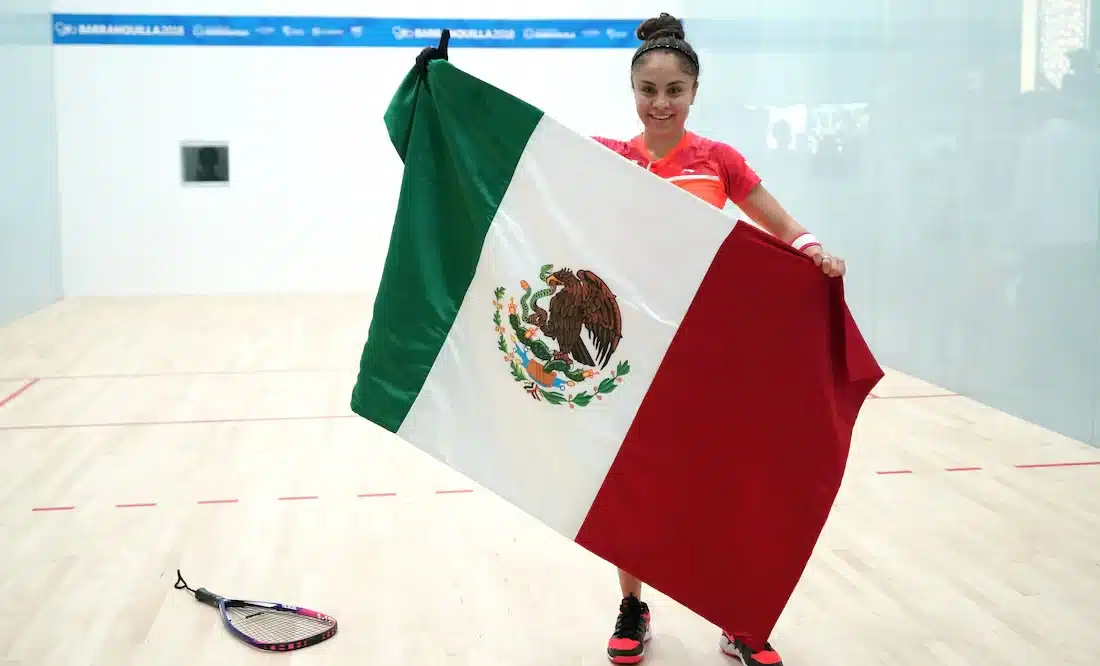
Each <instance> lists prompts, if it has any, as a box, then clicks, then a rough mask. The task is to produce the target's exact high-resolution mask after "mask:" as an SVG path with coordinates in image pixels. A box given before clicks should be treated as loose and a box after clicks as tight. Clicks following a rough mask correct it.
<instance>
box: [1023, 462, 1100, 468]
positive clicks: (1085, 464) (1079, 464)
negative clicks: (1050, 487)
mask: <svg viewBox="0 0 1100 666" xmlns="http://www.w3.org/2000/svg"><path fill="white" fill-rule="evenodd" d="M1093 465H1100V460H1082V461H1079V462H1057V463H1032V464H1030V465H1013V467H1015V468H1016V469H1049V468H1051V467H1091V466H1093Z"/></svg>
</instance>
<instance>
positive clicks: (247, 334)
mask: <svg viewBox="0 0 1100 666" xmlns="http://www.w3.org/2000/svg"><path fill="white" fill-rule="evenodd" d="M369 315H370V301H369V299H368V298H365V297H362V296H332V295H318V296H295V297H287V296H279V297H255V298H217V297H194V298H187V297H181V298H133V299H87V300H71V301H63V302H60V303H57V304H56V305H54V306H52V307H50V308H47V309H45V310H43V311H41V312H39V313H37V314H35V315H32V316H30V317H28V318H26V319H23V320H21V321H18V322H16V323H14V324H12V325H10V326H8V327H6V328H0V456H2V465H0V500H2V501H0V598H2V599H3V600H4V602H3V604H0V664H3V665H4V666H13V665H20V666H81V665H85V664H96V665H100V664H102V665H104V666H125V665H133V666H138V665H140V666H156V665H159V664H164V665H172V666H174V665H187V666H191V665H193V664H219V665H220V666H237V665H245V664H268V663H275V662H287V660H289V662H287V663H293V664H326V665H330V664H371V665H372V666H407V665H410V664H425V665H431V666H438V665H442V664H456V665H457V664H461V665H464V666H496V665H499V666H527V665H535V664H538V665H547V666H550V665H553V666H560V665H562V664H606V663H608V662H607V660H606V657H605V656H604V647H605V644H606V641H607V638H608V634H609V633H610V631H611V629H612V627H613V625H614V621H615V614H616V611H617V606H618V601H619V592H618V584H617V580H616V576H615V570H614V569H613V568H612V567H611V566H610V565H608V564H606V563H604V562H602V561H600V560H599V559H598V558H596V557H595V556H593V555H591V554H589V553H587V552H586V551H584V550H583V549H581V548H580V547H579V546H575V545H574V544H572V543H570V542H568V541H566V540H564V539H563V538H562V537H559V536H558V535H556V534H554V533H553V532H551V531H550V530H549V529H547V528H544V527H542V526H540V525H539V524H538V523H536V522H535V521H533V520H532V519H530V518H528V517H526V516H524V515H523V514H522V513H520V512H519V511H518V510H515V509H513V508H512V507H510V506H509V505H508V504H506V503H504V502H503V501H502V500H499V499H497V498H495V497H494V496H493V495H491V494H490V493H488V492H487V491H485V490H484V489H481V488H479V487H477V486H475V485H473V484H471V483H470V482H469V481H468V480H466V479H464V478H463V477H462V476H460V475H458V474H456V473H454V472H451V471H450V470H448V469H447V468H446V467H444V466H443V465H441V464H439V463H437V462H435V461H434V460H432V459H430V458H428V457H427V456H426V455H424V454H421V453H419V452H418V451H416V450H415V449H413V448H411V447H409V446H406V445H404V444H403V443H402V442H401V441H400V440H398V439H396V438H395V437H393V436H391V435H389V434H387V433H385V432H384V431H382V430H380V429H379V428H376V427H375V426H373V425H371V424H369V423H367V422H365V421H363V420H362V419H360V418H359V417H356V416H353V415H351V413H350V411H349V408H348V401H349V396H350V391H351V387H352V385H353V383H354V379H355V371H356V366H357V362H358V356H359V351H360V348H361V345H362V342H363V339H364V336H365V333H366V327H367V324H368V321H369ZM875 396H876V397H875V398H874V399H872V400H870V401H869V402H868V404H867V405H866V407H865V409H864V412H863V414H862V416H861V419H860V422H859V424H858V426H857V429H856V434H855V438H854V441H853V452H852V458H851V462H850V465H849V468H848V472H847V477H846V479H845V483H844V487H843V489H842V491H841V495H840V497H839V499H838V501H837V506H836V509H835V511H834V513H833V515H832V517H831V518H830V522H829V524H828V526H827V527H826V530H825V533H824V535H823V537H822V540H821V542H820V544H819V546H818V550H817V552H816V554H815V557H814V559H813V560H812V562H811V563H810V566H809V568H808V570H807V572H806V574H805V576H804V577H803V580H802V582H801V584H800V586H799V588H798V590H797V591H796V593H795V596H794V598H793V599H792V600H791V603H790V605H789V606H788V608H787V610H786V613H785V614H784V616H783V618H782V619H781V621H780V625H779V627H778V628H777V630H776V632H775V635H774V636H773V643H774V644H775V645H776V647H777V648H778V649H779V650H780V652H781V653H782V654H783V657H784V660H785V662H786V664H787V665H788V666H800V665H805V666H810V665H814V666H816V665H819V664H836V665H852V666H873V665H878V664H887V665H897V666H917V665H920V666H923V665H926V664H927V665H931V664H935V665H937V666H956V665H963V664H974V665H982V666H991V665H1000V664H1015V663H1028V664H1044V665H1051V666H1053V665H1054V664H1067V665H1068V664H1080V665H1082V666H1085V665H1088V666H1095V664H1096V663H1097V660H1098V659H1100V631H1098V627H1100V450H1097V449H1095V448H1090V447H1088V446H1085V445H1082V444H1079V443H1076V442H1073V441H1070V440H1068V439H1066V438H1064V437H1060V436H1058V435H1055V434H1052V433H1050V432H1046V431H1044V430H1042V429H1040V428H1038V427H1035V426H1032V425H1029V424H1027V423H1024V422H1021V421H1019V420H1018V419H1015V418H1012V417H1009V416H1007V415H1004V414H1001V413H999V412H996V411H994V410H992V409H989V408H986V407H984V406H982V405H979V404H977V403H975V402H973V401H972V400H969V399H967V398H964V397H960V396H956V395H953V394H951V393H950V392H948V391H945V390H942V389H940V388H937V387H935V386H930V385H928V384H926V383H923V382H921V381H918V380H916V379H914V378H911V377H907V376H905V375H904V374H901V373H897V372H888V375H887V377H886V379H885V380H884V381H883V382H882V383H881V384H880V386H879V387H878V389H877V390H876V391H875ZM654 501H660V499H659V498H657V497H655V498H654ZM735 521H736V516H730V524H731V525H732V524H733V523H735ZM709 527H710V528H711V529H715V530H720V529H730V525H720V524H719V525H712V526H709ZM644 538H645V534H644V531H643V532H640V533H639V539H644ZM176 569H180V570H181V571H182V573H183V575H184V577H185V578H186V579H187V581H188V583H190V584H191V586H192V587H199V586H203V587H207V588H209V589H211V590H213V591H214V592H219V593H222V594H226V595H232V596H243V597H251V598H262V599H272V600H278V601H285V602H291V603H297V604H299V605H302V606H306V607H312V608H315V609H316V610H320V611H323V612H326V613H329V614H331V615H333V616H335V617H336V618H337V620H338V621H339V622H340V631H339V633H338V635H337V636H336V638H335V639H333V640H330V641H328V642H326V643H324V644H321V645H319V646H316V647H312V648H308V649H306V650H303V651H301V652H298V653H293V654H276V655H273V654H268V653H262V652H258V651H255V650H252V649H250V648H248V647H246V646H244V645H243V644H241V643H239V642H237V641H236V640H234V639H232V638H231V637H230V636H229V634H227V633H226V632H225V631H224V630H223V629H222V628H221V626H220V624H219V620H218V617H217V614H216V612H215V611H214V610H213V609H211V608H209V607H207V606H204V605H202V604H199V603H198V602H196V601H195V600H194V598H193V597H191V596H190V595H188V594H187V593H185V592H181V591H177V590H174V589H173V588H172V584H173V583H174V582H175V579H176V575H175V572H176ZM733 575H737V572H733ZM744 575H746V576H751V575H753V574H752V572H744ZM644 596H645V598H647V600H648V601H649V602H650V604H651V606H652V607H653V613H654V615H653V625H654V632H655V635H654V639H653V641H652V642H651V643H650V645H649V654H648V657H647V660H646V663H647V664H654V665H660V664H666V665H673V664H675V665H676V666H695V665H702V664H716V665H717V664H733V663H735V662H733V660H731V659H730V658H729V657H726V656H725V655H723V654H721V653H720V652H719V651H718V647H717V638H718V633H717V630H716V629H715V628H714V627H713V626H711V625H710V624H709V623H707V622H706V621H704V620H702V619H700V618H698V617H697V616H695V615H694V614H693V613H691V612H690V611H687V610H686V609H684V608H682V607H681V606H679V605H678V604H676V603H674V602H672V601H670V600H669V599H668V598H667V597H664V596H661V595H660V594H657V593H655V592H653V591H652V590H648V589H647V590H646V592H645V594H644ZM744 603H751V600H744Z"/></svg>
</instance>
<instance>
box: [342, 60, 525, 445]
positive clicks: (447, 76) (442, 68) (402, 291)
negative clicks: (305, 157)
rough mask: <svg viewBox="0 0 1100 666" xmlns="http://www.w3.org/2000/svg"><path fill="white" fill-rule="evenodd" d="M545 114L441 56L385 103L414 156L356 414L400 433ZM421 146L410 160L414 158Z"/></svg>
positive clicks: (355, 398)
mask: <svg viewBox="0 0 1100 666" xmlns="http://www.w3.org/2000/svg"><path fill="white" fill-rule="evenodd" d="M542 116H543V113H542V111H540V110H539V109H537V108H535V107H533V106H531V105H529V104H527V103H525V102H523V101H522V100H519V99H517V98H515V97H513V96H511V95H509V94H508V93H506V92H504V91H502V90H499V89H497V88H494V87H493V86H491V85H488V84H486V83H485V82H483V81H480V80H478V79H476V78H475V77H473V76H470V75H469V74H466V73H465V72H462V71H461V70H459V69H457V68H455V67H454V66H452V65H451V64H450V63H448V62H446V61H442V60H435V61H432V62H431V63H430V67H429V71H428V75H427V77H426V78H423V77H421V76H420V75H419V73H418V72H417V70H416V68H413V70H411V71H410V72H409V73H408V75H406V77H405V79H404V81H402V83H401V85H400V87H399V88H398V90H397V92H396V93H395V94H394V96H393V98H392V100H391V102H390V105H389V108H388V109H387V110H386V114H385V122H386V128H387V130H388V131H389V135H390V140H391V141H392V142H393V145H394V148H395V149H396V150H397V152H398V154H399V155H400V156H401V159H402V160H403V161H404V162H405V169H404V174H403V177H402V181H401V193H400V198H399V200H398V205H397V215H396V218H395V220H394V225H393V231H392V235H391V237H390V246H389V252H388V254H387V256H386V263H385V266H384V268H383V272H382V279H381V283H380V284H379V288H378V295H377V297H376V300H375V302H374V315H373V319H372V320H371V325H370V330H369V331H368V336H367V342H366V344H365V345H364V347H363V354H362V357H361V360H360V366H359V376H358V378H357V380H356V383H355V388H354V390H353V391H352V398H351V408H352V411H354V412H355V413H356V414H358V415H360V416H362V417H363V418H365V419H367V420H369V421H372V422H374V423H377V424H378V425H380V426H382V427H383V428H386V429H387V430H390V431H391V432H396V431H397V430H398V429H399V428H400V427H401V423H402V422H403V421H404V419H405V416H406V415H407V414H408V412H409V409H410V408H411V407H412V405H413V402H414V401H415V400H416V397H417V395H418V394H419V393H420V389H421V387H422V386H423V385H424V381H425V379H426V378H427V376H428V373H429V371H430V370H431V368H432V365H433V364H434V363H435V360H436V357H437V356H438V354H439V351H440V349H441V348H442V346H443V344H444V341H445V340H446V339H447V335H448V333H449V332H450V330H451V327H452V325H453V324H454V321H455V318H456V316H457V315H458V311H459V308H460V307H461V305H462V300H463V298H464V297H465V295H466V291H467V289H468V287H469V285H470V282H471V280H472V279H473V277H474V274H475V272H476V270H477V265H478V260H479V257H480V255H481V249H482V245H483V243H484V240H485V235H486V233H487V232H488V230H489V227H490V225H491V224H492V222H493V218H494V217H495V215H496V212H497V208H498V207H499V206H500V202H501V200H502V199H503V198H504V195H505V192H507V190H508V186H509V183H510V182H511V179H512V175H513V173H514V172H515V169H516V165H517V164H518V163H519V161H520V158H521V157H522V155H523V152H524V149H525V148H526V146H527V142H528V140H529V139H530V138H531V134H532V132H534V130H535V127H537V126H538V124H539V121H540V120H541V119H542ZM407 155H412V156H413V157H412V159H411V160H406V159H405V158H406V156H407Z"/></svg>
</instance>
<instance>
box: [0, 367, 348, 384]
mask: <svg viewBox="0 0 1100 666" xmlns="http://www.w3.org/2000/svg"><path fill="white" fill-rule="evenodd" d="M342 372H349V370H348V369H347V368H268V369H260V370H162V371H152V372H91V373H88V374H83V375H43V376H41V377H36V378H35V379H43V380H50V381H72V380H80V379H145V378H149V377H218V376H233V375H291V374H302V375H305V374H313V375H316V374H337V373H342ZM350 372H355V369H354V368H352V369H351V370H350ZM26 379H31V378H30V377H0V381H7V382H18V381H24V380H26Z"/></svg>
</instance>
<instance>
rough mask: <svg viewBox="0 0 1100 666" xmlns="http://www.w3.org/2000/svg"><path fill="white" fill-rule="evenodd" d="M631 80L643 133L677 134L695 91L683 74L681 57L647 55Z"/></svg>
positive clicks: (690, 79)
mask: <svg viewBox="0 0 1100 666" xmlns="http://www.w3.org/2000/svg"><path fill="white" fill-rule="evenodd" d="M631 80H632V83H633V86H634V105H635V107H636V108H637V110H638V118H639V119H641V121H642V124H643V125H644V126H645V129H646V133H648V134H651V135H665V134H668V135H677V134H680V133H681V132H682V131H683V129H684V124H685V123H686V122H687V117H688V111H689V110H690V109H691V105H692V104H693V103H694V102H695V91H696V79H695V78H694V77H692V76H690V75H688V74H685V73H684V70H683V62H682V61H681V60H680V57H679V56H678V55H677V54H676V53H673V52H669V51H654V52H651V53H648V54H646V55H645V56H644V60H643V62H642V64H641V65H639V66H638V67H637V68H635V70H634V72H633V74H632V76H631Z"/></svg>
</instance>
